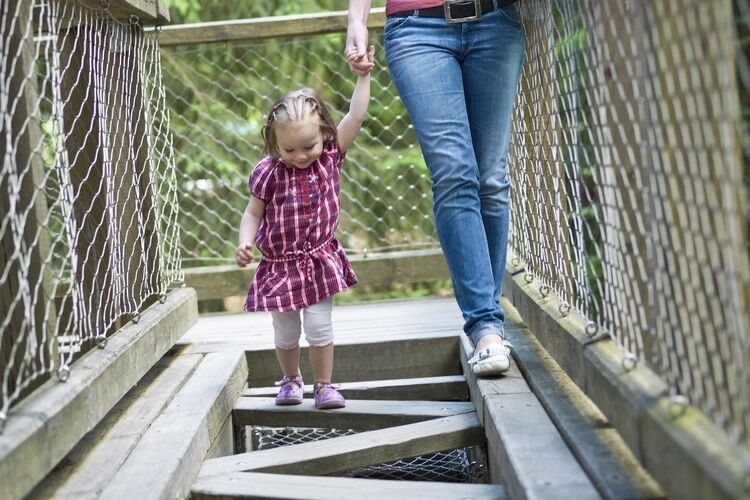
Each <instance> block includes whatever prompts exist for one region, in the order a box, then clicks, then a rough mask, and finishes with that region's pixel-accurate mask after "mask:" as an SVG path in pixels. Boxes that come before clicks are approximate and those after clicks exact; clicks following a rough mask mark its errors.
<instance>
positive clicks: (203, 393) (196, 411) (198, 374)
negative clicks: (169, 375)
mask: <svg viewBox="0 0 750 500" xmlns="http://www.w3.org/2000/svg"><path fill="white" fill-rule="evenodd" d="M246 379H247V366H246V365H245V359H244V356H243V355H242V353H241V352H237V353H226V354H224V353H222V354H209V355H207V356H206V357H205V359H204V360H203V362H202V363H201V364H200V366H198V368H197V369H196V370H195V373H194V374H193V376H192V377H191V378H190V380H189V381H188V382H187V383H186V384H185V386H184V387H183V388H182V390H181V391H180V392H179V393H178V394H177V396H175V398H174V399H173V400H172V402H171V403H170V405H169V406H168V407H167V409H166V410H165V411H164V413H162V415H161V416H160V417H159V418H158V419H156V420H155V421H154V423H153V424H152V425H151V427H150V428H149V430H148V431H147V432H146V433H145V434H144V435H143V438H142V439H141V440H140V441H139V442H138V445H137V446H136V447H135V449H133V451H132V453H130V456H128V459H127V460H126V461H125V463H124V464H123V465H122V467H120V469H119V470H118V471H117V474H116V475H115V476H114V477H113V478H112V480H111V481H110V482H109V484H108V485H107V487H106V488H104V490H102V492H101V496H102V498H139V499H150V498H159V499H173V498H184V497H186V496H187V494H188V493H189V491H190V485H191V484H192V482H193V480H194V479H195V477H196V475H197V474H198V471H199V470H200V466H201V463H202V462H203V460H204V458H205V457H206V455H207V453H208V451H209V449H210V448H211V445H212V443H213V442H214V441H215V440H216V438H217V436H220V432H221V429H222V427H224V428H225V429H226V425H225V424H226V422H227V417H228V416H229V414H230V412H231V409H232V406H233V404H234V402H235V401H236V399H237V397H238V396H239V394H240V393H241V392H242V388H243V387H244V384H245V380H246ZM230 428H231V427H230Z"/></svg>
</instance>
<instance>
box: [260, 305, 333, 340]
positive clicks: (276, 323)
mask: <svg viewBox="0 0 750 500" xmlns="http://www.w3.org/2000/svg"><path fill="white" fill-rule="evenodd" d="M332 310H333V297H328V298H327V299H325V300H322V301H320V302H318V303H317V304H312V305H311V306H308V307H306V308H304V309H301V310H299V311H283V312H272V313H271V316H272V317H273V331H274V340H275V342H276V347H279V348H281V349H294V348H296V347H298V346H299V338H300V335H301V334H302V322H301V321H300V312H302V313H303V315H304V326H305V338H306V339H307V343H308V344H310V345H311V346H314V347H323V346H327V345H329V344H332V343H333V327H332V325H331V311H332Z"/></svg>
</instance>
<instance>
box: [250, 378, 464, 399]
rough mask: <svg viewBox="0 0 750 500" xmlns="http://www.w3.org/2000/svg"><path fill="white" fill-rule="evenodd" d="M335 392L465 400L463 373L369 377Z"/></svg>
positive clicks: (271, 393) (262, 390)
mask: <svg viewBox="0 0 750 500" xmlns="http://www.w3.org/2000/svg"><path fill="white" fill-rule="evenodd" d="M340 385H341V388H340V389H339V392H341V394H343V395H344V397H345V398H346V399H397V400H400V401H420V400H421V401H466V400H467V399H468V398H469V388H468V386H467V385H466V378H465V377H464V376H463V375H447V376H444V377H421V378H407V379H394V380H371V381H363V382H344V383H342V384H340ZM312 390H313V386H312V385H305V393H307V394H310V393H312ZM278 392H279V388H278V387H276V386H273V387H251V388H249V389H247V390H245V392H243V394H242V395H243V396H262V397H275V396H276V393H278Z"/></svg>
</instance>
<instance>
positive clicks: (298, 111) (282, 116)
mask: <svg viewBox="0 0 750 500" xmlns="http://www.w3.org/2000/svg"><path fill="white" fill-rule="evenodd" d="M310 117H312V118H314V119H317V121H318V124H319V125H320V132H321V134H322V135H323V141H330V140H335V139H336V137H337V134H338V130H337V129H336V124H335V123H334V122H333V119H332V118H331V114H330V113H329V112H328V108H327V107H326V105H325V103H324V102H323V100H322V99H321V98H320V96H319V95H318V93H317V92H316V91H315V90H313V89H311V88H301V89H297V90H292V91H291V92H287V93H286V94H284V95H282V96H281V97H280V98H279V99H278V100H277V101H276V102H275V103H274V104H273V106H272V107H271V111H269V112H268V118H266V123H265V124H264V125H263V128H262V129H261V135H262V136H263V143H264V148H263V155H271V156H273V157H275V158H278V157H279V156H280V153H279V144H278V141H277V140H276V125H277V124H279V123H289V122H296V121H300V120H304V119H307V118H310Z"/></svg>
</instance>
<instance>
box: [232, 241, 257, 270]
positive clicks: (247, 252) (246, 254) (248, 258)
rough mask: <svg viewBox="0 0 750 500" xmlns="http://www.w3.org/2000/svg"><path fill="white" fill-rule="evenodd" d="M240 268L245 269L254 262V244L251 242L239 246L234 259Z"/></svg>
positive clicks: (244, 242)
mask: <svg viewBox="0 0 750 500" xmlns="http://www.w3.org/2000/svg"><path fill="white" fill-rule="evenodd" d="M234 260H235V262H237V265H238V266H239V267H245V266H247V265H248V264H249V263H251V262H252V261H253V244H252V242H249V241H243V242H242V243H240V244H239V245H237V251H236V253H235V257H234Z"/></svg>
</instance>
